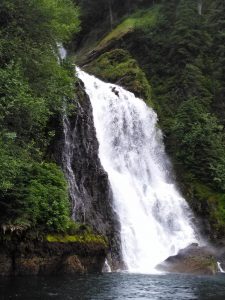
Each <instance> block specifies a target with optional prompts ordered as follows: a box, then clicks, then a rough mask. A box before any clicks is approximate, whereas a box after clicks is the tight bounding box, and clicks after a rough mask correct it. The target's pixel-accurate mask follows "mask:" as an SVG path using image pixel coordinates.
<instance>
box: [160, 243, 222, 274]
mask: <svg viewBox="0 0 225 300" xmlns="http://www.w3.org/2000/svg"><path fill="white" fill-rule="evenodd" d="M157 269H158V270H160V271H164V272H171V273H191V274H196V275H214V274H215V273H216V272H217V259H216V255H215V253H214V251H213V250H211V249H210V248H208V247H199V246H198V245H197V244H191V245H190V246H188V247H186V248H185V249H182V250H180V251H179V252H178V254H177V255H174V256H170V257H168V258H167V259H166V260H165V261H164V262H162V263H161V264H159V265H158V266H157Z"/></svg>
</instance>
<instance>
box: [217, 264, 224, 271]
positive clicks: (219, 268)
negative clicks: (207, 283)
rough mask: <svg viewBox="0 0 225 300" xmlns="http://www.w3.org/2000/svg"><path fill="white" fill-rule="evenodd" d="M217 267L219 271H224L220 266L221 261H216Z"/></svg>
mask: <svg viewBox="0 0 225 300" xmlns="http://www.w3.org/2000/svg"><path fill="white" fill-rule="evenodd" d="M217 267H218V270H219V272H220V273H225V271H224V270H223V268H222V267H221V262H219V261H218V262H217Z"/></svg>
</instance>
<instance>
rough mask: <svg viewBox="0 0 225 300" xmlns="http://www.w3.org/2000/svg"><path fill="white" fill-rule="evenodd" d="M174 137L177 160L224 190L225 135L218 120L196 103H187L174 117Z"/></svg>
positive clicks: (195, 173) (191, 101)
mask: <svg viewBox="0 0 225 300" xmlns="http://www.w3.org/2000/svg"><path fill="white" fill-rule="evenodd" d="M173 135H174V139H175V140H176V143H177V144H176V145H175V149H174V152H175V154H176V157H177V160H178V161H181V162H182V164H183V166H185V167H186V168H187V169H189V170H192V173H193V174H194V175H196V176H198V177H199V178H200V179H201V180H203V181H204V182H207V183H208V184H209V185H210V184H212V185H214V186H217V188H218V189H220V190H225V175H224V174H225V149H224V146H223V142H224V134H223V126H221V125H219V123H218V120H217V118H216V117H215V116H213V115H211V114H210V113H208V112H207V111H206V109H205V108H204V107H203V106H202V105H201V104H200V103H199V102H198V101H197V99H190V100H187V101H186V102H184V103H183V104H182V105H181V106H180V108H179V110H178V113H177V115H176V117H175V122H174V127H173ZM177 145H179V146H178V147H177Z"/></svg>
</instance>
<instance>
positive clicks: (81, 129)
mask: <svg viewBox="0 0 225 300" xmlns="http://www.w3.org/2000/svg"><path fill="white" fill-rule="evenodd" d="M72 104H73V105H74V109H73V111H72V112H71V113H70V115H69V123H70V124H69V126H70V128H69V134H70V136H69V139H70V143H72V144H73V149H72V152H73V153H72V168H73V172H74V175H75V179H76V185H77V188H78V189H77V192H76V196H77V199H76V203H72V205H73V206H76V207H75V220H76V221H78V222H81V223H85V224H88V225H90V226H91V227H92V228H93V229H94V230H95V231H96V232H97V233H100V234H102V235H104V236H106V237H107V238H108V241H109V249H110V253H109V260H110V264H111V267H112V268H117V266H118V264H120V265H121V263H122V262H121V248H120V225H119V221H118V217H117V215H116V213H115V211H114V208H113V199H112V191H111V187H110V184H109V180H108V175H107V173H106V172H105V170H104V169H103V167H102V165H101V162H100V160H99V157H98V149H99V144H98V140H97V137H96V131H95V127H94V122H93V113H92V106H91V103H90V99H89V97H88V96H87V95H86V93H85V90H84V86H83V83H82V82H81V81H79V80H78V81H77V84H76V99H74V101H73V103H72ZM57 131H58V132H57V133H56V140H55V141H54V143H53V145H51V149H50V152H51V153H52V156H53V157H54V159H55V161H56V162H57V163H58V164H60V165H62V166H63V155H62V153H63V146H64V134H63V124H62V122H61V121H60V120H59V123H58V128H57Z"/></svg>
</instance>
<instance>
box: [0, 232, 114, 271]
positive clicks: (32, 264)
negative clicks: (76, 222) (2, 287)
mask: <svg viewBox="0 0 225 300" xmlns="http://www.w3.org/2000/svg"><path fill="white" fill-rule="evenodd" d="M107 251H108V246H107V241H106V239H105V238H104V237H103V236H100V235H95V234H94V233H93V232H92V231H88V230H87V231H84V232H80V233H76V234H73V235H68V234H48V235H46V236H43V235H42V236H40V235H39V236H38V237H36V238H34V237H33V238H31V234H30V235H28V234H24V235H22V236H18V235H15V233H14V234H13V235H12V236H11V238H7V237H6V238H2V237H1V240H0V276H9V275H39V274H43V275H48V274H59V273H60V274H64V273H66V274H74V273H84V272H85V273H87V272H101V270H102V268H103V265H104V262H105V258H106V255H107Z"/></svg>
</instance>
